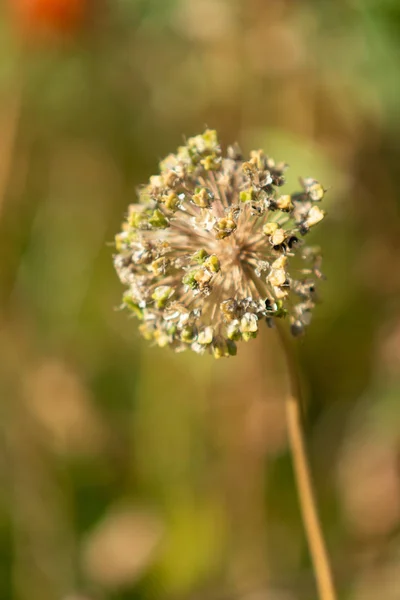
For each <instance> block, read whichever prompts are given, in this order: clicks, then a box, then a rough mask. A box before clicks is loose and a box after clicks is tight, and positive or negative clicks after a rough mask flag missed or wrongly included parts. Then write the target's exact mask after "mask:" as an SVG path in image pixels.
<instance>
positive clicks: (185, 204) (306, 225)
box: [114, 130, 324, 358]
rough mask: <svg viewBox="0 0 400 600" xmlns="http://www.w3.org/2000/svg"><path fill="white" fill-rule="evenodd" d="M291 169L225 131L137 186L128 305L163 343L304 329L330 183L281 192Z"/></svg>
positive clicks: (124, 262) (123, 253)
mask: <svg viewBox="0 0 400 600" xmlns="http://www.w3.org/2000/svg"><path fill="white" fill-rule="evenodd" d="M286 168H287V165H285V164H284V163H279V164H275V162H274V161H273V159H272V158H269V157H268V156H266V155H265V154H264V153H263V152H262V151H261V150H258V151H254V152H251V154H250V158H249V160H244V159H243V156H242V153H241V151H240V149H239V147H238V146H237V145H234V146H231V147H229V148H228V150H227V155H226V157H223V156H222V152H221V147H220V145H219V143H218V139H217V135H216V132H215V131H211V130H207V131H205V132H204V134H203V135H198V136H195V137H192V138H189V139H188V140H187V143H186V145H185V146H182V147H181V148H179V149H178V151H177V153H176V154H171V155H169V156H167V157H166V158H165V159H164V160H163V161H162V162H161V164H160V174H159V175H155V176H153V177H151V178H150V182H149V184H148V185H146V186H145V187H143V188H142V189H141V190H140V192H139V203H138V204H132V205H131V206H130V207H129V212H128V216H127V218H126V220H125V222H124V224H123V226H122V232H121V233H119V234H118V235H117V236H116V247H117V251H118V254H116V255H115V257H114V264H115V268H116V270H117V272H118V275H119V277H120V279H121V281H122V283H123V284H124V285H126V286H127V288H128V289H127V291H126V292H125V294H124V296H123V304H124V306H126V307H127V308H128V309H129V310H130V311H132V313H133V314H135V315H136V316H137V317H138V318H139V319H140V320H141V325H140V331H141V333H142V334H143V336H144V337H145V338H146V339H148V340H154V341H155V342H156V343H157V344H158V345H159V346H167V345H169V346H171V347H172V348H174V349H175V350H184V349H186V348H191V349H192V350H194V351H196V352H200V353H202V352H205V351H210V352H212V353H213V354H214V356H215V357H216V358H220V357H223V356H230V355H234V354H236V342H237V341H239V340H245V341H247V340H249V339H251V338H255V337H256V336H257V332H258V330H259V327H260V323H261V322H262V321H266V322H267V323H268V324H269V325H272V324H273V321H274V319H278V318H282V317H284V316H286V315H288V316H289V319H290V323H291V331H292V333H293V335H295V336H297V335H300V334H301V333H303V331H304V328H305V327H306V326H307V325H308V324H309V323H310V320H311V312H312V309H313V308H314V305H315V300H316V298H315V280H316V279H318V278H320V277H322V274H321V271H320V266H321V257H320V254H319V251H318V249H316V248H310V247H305V246H304V245H303V240H302V238H303V237H304V236H305V235H306V234H307V233H308V232H309V231H310V229H311V228H312V227H314V225H316V224H317V223H319V222H320V221H321V220H322V219H323V217H324V212H323V211H322V210H321V209H320V208H319V206H318V203H319V202H320V200H322V198H323V196H324V189H323V187H322V186H321V185H320V184H319V183H318V182H317V181H315V180H314V179H301V180H300V182H301V185H302V188H303V189H302V191H300V192H298V193H296V194H291V195H288V194H280V193H279V188H280V187H281V186H282V185H283V184H284V182H285V180H284V172H285V170H286Z"/></svg>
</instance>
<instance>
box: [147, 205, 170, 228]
mask: <svg viewBox="0 0 400 600" xmlns="http://www.w3.org/2000/svg"><path fill="white" fill-rule="evenodd" d="M149 223H150V225H151V226H152V227H155V228H156V229H166V228H167V227H169V221H168V219H167V218H166V216H165V215H164V214H163V213H162V212H161V210H159V209H158V208H156V209H155V210H154V211H153V214H152V215H151V217H150V219H149Z"/></svg>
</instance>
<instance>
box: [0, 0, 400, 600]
mask: <svg viewBox="0 0 400 600" xmlns="http://www.w3.org/2000/svg"><path fill="white" fill-rule="evenodd" d="M66 7H67V8H66ZM68 7H69V8H68ZM71 7H72V8H71ZM80 9H82V15H81V13H80V12H79V11H80ZM399 39H400V4H399V2H398V0H336V1H333V0H331V1H329V0H319V1H318V2H317V1H315V0H314V1H313V0H296V1H294V0H292V1H290V0H282V1H279V0H109V2H107V1H106V0H103V1H100V0H93V1H91V2H90V0H7V2H3V3H2V8H1V22H0V397H1V404H0V444H1V446H0V447H1V452H0V598H1V599H2V600H3V599H4V600H142V599H143V600H147V599H148V600H153V599H154V600H155V599H157V600H158V599H160V600H164V599H165V600H169V599H171V600H175V599H176V600H179V599H189V600H191V599H193V600H200V599H203V598H205V599H210V600H225V599H226V600H230V599H231V598H232V599H238V600H241V599H245V600H263V599H264V598H265V599H268V600H270V599H271V600H303V599H304V600H313V599H315V598H316V592H315V587H314V579H313V575H312V569H311V565H310V560H309V555H308V550H307V545H306V541H305V538H304V533H303V528H302V523H301V518H300V512H299V508H298V503H297V495H296V489H295V485H294V480H293V473H292V467H291V460H290V456H289V453H288V448H287V442H286V431H285V422H284V411H283V395H284V390H285V386H286V381H287V377H286V371H285V366H284V362H283V359H282V355H281V353H280V350H279V346H278V345H277V341H276V337H275V335H274V332H273V331H267V330H266V331H265V334H263V335H262V336H261V337H260V339H258V340H257V341H254V342H252V343H249V344H241V346H240V348H239V354H238V357H236V358H235V359H230V360H226V361H218V362H217V361H214V360H213V359H209V358H207V357H198V356H194V357H193V356H189V355H174V354H173V353H171V352H169V351H168V350H160V349H155V348H150V347H148V345H147V343H146V342H143V341H142V340H141V339H140V338H139V336H138V334H137V327H136V323H135V321H131V320H129V319H128V318H127V315H126V314H125V313H124V312H120V311H118V310H117V309H118V307H119V303H120V298H121V294H122V287H121V285H120V283H119V281H118V279H117V277H116V275H115V273H114V271H113V267H112V253H113V248H112V242H113V238H114V234H115V233H116V232H117V231H118V230H119V226H120V223H121V221H122V218H123V215H124V212H125V209H126V206H127V205H128V203H130V202H132V201H133V199H134V198H135V190H136V187H137V186H138V185H139V184H141V183H143V182H146V180H147V179H148V177H149V176H150V175H151V174H153V173H155V172H156V171H157V164H158V161H159V159H161V158H162V157H163V156H164V155H165V154H167V153H169V152H171V151H174V150H175V148H176V147H177V146H178V145H179V144H180V143H181V141H182V139H183V135H193V134H196V133H199V132H201V131H202V130H203V129H204V127H205V126H206V125H207V126H209V127H212V128H216V129H217V130H218V131H219V134H220V139H221V140H222V143H223V145H224V146H226V145H227V144H229V143H231V142H233V141H235V140H237V141H238V142H239V143H240V144H241V145H242V147H243V149H244V150H245V152H249V151H250V150H251V149H252V148H253V147H263V148H264V149H265V151H266V152H267V153H268V154H270V155H272V156H273V157H274V158H276V160H285V161H287V162H288V163H289V164H290V167H291V169H290V171H289V181H288V188H293V187H294V186H295V184H296V180H297V176H298V175H302V176H312V177H316V178H317V179H319V180H320V181H321V182H322V183H323V185H324V186H325V187H326V188H327V189H328V190H329V191H328V194H327V196H326V202H325V208H326V209H327V211H328V217H327V219H326V220H325V221H324V223H323V225H322V226H321V227H319V228H318V231H317V232H316V233H315V234H314V240H315V242H316V243H319V244H321V246H322V247H323V253H324V261H325V272H326V274H327V276H328V279H327V281H326V282H324V283H323V284H322V286H321V287H322V289H321V292H322V296H323V303H322V304H321V305H320V306H318V308H317V310H316V314H315V319H314V321H313V324H312V326H311V327H310V329H309V332H308V335H307V337H306V338H305V339H304V340H301V341H300V342H298V343H297V349H298V354H299V360H300V364H301V369H302V377H303V383H304V389H305V391H306V396H307V407H308V411H307V438H308V442H309V450H310V458H311V464H312V469H313V473H314V479H315V484H316V489H317V495H318V501H319V504H320V512H321V517H322V520H323V524H324V530H325V533H326V537H327V543H328V547H329V552H330V555H331V557H332V563H333V568H334V572H335V579H336V582H337V586H338V588H339V590H340V598H343V599H344V598H348V599H349V600H377V599H378V598H382V599H384V600H398V599H399V598H400V410H399V399H400V302H399V298H400V294H399V292H400V220H399V208H400V192H399V189H400V188H399V189H398V174H399V164H400V122H399V116H400V115H399V111H398V107H399V97H400V45H399Z"/></svg>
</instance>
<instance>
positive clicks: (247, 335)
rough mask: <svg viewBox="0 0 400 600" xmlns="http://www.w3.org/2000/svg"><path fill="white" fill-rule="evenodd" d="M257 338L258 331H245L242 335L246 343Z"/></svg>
mask: <svg viewBox="0 0 400 600" xmlns="http://www.w3.org/2000/svg"><path fill="white" fill-rule="evenodd" d="M256 337H257V331H245V332H243V334H242V339H243V340H244V341H245V342H248V341H249V340H253V339H254V338H256Z"/></svg>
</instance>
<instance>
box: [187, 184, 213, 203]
mask: <svg viewBox="0 0 400 600" xmlns="http://www.w3.org/2000/svg"><path fill="white" fill-rule="evenodd" d="M211 200H212V194H211V193H210V192H208V191H207V190H206V188H200V190H199V191H198V192H197V193H195V194H193V196H192V202H193V203H194V204H195V205H196V206H199V207H200V208H208V207H209V206H210V203H211Z"/></svg>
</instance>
